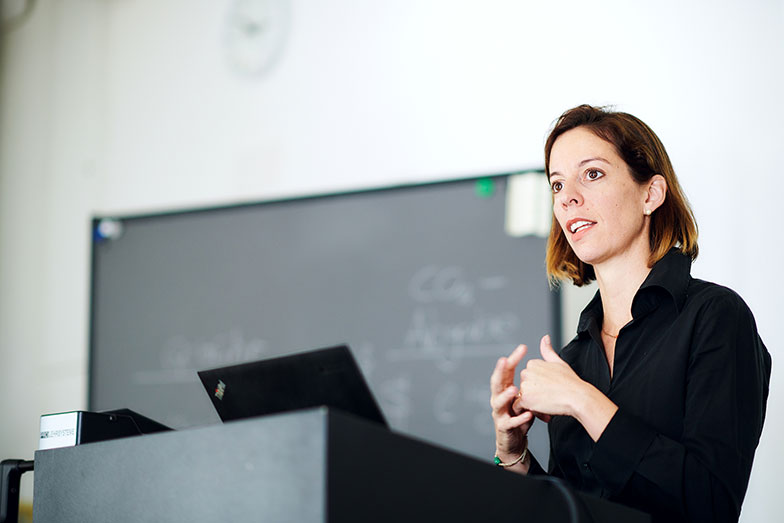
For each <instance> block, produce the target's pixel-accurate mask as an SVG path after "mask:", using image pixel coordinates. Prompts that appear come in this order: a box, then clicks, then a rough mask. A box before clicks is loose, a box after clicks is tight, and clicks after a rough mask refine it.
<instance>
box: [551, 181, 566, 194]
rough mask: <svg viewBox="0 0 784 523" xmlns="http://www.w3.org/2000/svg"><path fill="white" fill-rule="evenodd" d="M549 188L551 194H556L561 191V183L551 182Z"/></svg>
mask: <svg viewBox="0 0 784 523" xmlns="http://www.w3.org/2000/svg"><path fill="white" fill-rule="evenodd" d="M551 187H552V189H553V192H558V191H560V190H561V189H563V183H561V182H553V184H552V186H551Z"/></svg>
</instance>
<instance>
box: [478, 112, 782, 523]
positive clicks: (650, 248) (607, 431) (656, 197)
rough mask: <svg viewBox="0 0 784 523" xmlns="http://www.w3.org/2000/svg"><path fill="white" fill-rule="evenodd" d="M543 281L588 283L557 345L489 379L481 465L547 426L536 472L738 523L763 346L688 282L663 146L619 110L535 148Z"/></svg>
mask: <svg viewBox="0 0 784 523" xmlns="http://www.w3.org/2000/svg"><path fill="white" fill-rule="evenodd" d="M545 170H546V173H547V176H548V179H549V182H550V186H551V188H552V193H553V216H554V220H553V225H552V229H551V232H550V237H549V240H548V246H547V269H548V273H549V274H550V276H551V278H554V279H561V280H562V279H570V280H572V282H573V283H574V284H575V285H578V286H579V285H583V284H586V283H589V282H590V281H592V280H594V279H595V280H596V281H597V283H598V287H599V291H598V292H597V293H596V295H595V296H594V298H593V300H592V301H591V302H590V303H589V304H588V306H587V307H586V308H585V309H584V310H583V312H582V315H581V317H580V321H579V325H578V327H577V336H576V337H575V338H574V339H573V340H572V341H571V342H570V343H569V344H568V345H566V347H564V348H563V349H562V350H561V352H560V354H558V353H556V351H555V350H553V347H552V346H551V344H550V338H549V336H545V337H544V338H542V340H541V343H540V351H541V355H542V359H532V360H530V361H529V362H528V364H527V366H526V367H525V369H524V370H522V371H521V372H520V387H519V389H518V388H517V387H515V385H514V378H515V373H516V366H517V365H518V364H519V363H520V362H521V361H522V359H523V357H524V355H525V353H526V347H525V345H521V346H519V347H518V348H517V349H515V351H514V352H512V354H511V355H509V356H508V357H504V358H500V359H499V360H498V363H497V365H496V368H495V370H494V371H493V374H492V377H491V400H490V402H491V406H492V408H493V420H494V423H495V429H496V463H497V464H498V465H500V466H502V467H504V468H507V469H509V470H513V471H516V472H520V473H522V474H544V473H545V472H544V471H543V470H542V468H541V466H540V465H539V463H538V462H537V461H536V459H535V458H533V457H532V456H531V455H530V454H529V453H528V452H527V433H528V430H529V429H530V427H531V424H532V423H533V422H534V418H535V417H539V418H541V419H543V420H544V421H547V422H548V423H549V425H548V431H549V435H550V447H551V451H550V459H549V470H548V473H549V474H551V475H553V476H557V477H560V478H563V479H564V480H566V481H567V482H568V483H569V484H570V485H571V486H573V487H574V488H577V489H580V490H583V491H586V492H590V493H593V494H595V495H599V496H602V497H604V498H608V499H610V500H613V501H617V502H620V503H624V504H626V505H629V506H632V507H635V508H638V509H640V510H643V511H645V512H649V513H651V514H652V515H653V516H654V520H656V521H737V519H738V516H739V513H740V507H741V502H742V501H743V496H744V494H745V492H746V487H747V485H748V480H749V474H750V473H751V465H752V459H753V456H754V451H755V449H756V447H757V443H758V441H759V437H760V433H761V431H762V424H763V420H764V418H765V404H766V401H767V396H768V383H769V380H770V364H771V363H770V355H769V354H768V352H767V350H766V349H765V346H764V345H763V343H762V341H761V340H760V338H759V336H758V334H757V330H756V325H755V323H754V318H753V316H752V314H751V312H750V311H749V309H748V307H747V306H746V304H745V303H744V302H743V300H742V299H741V298H740V297H739V296H738V295H737V294H735V293H734V292H733V291H731V290H730V289H727V288H725V287H721V286H719V285H716V284H714V283H709V282H705V281H701V280H697V279H694V278H691V276H690V274H689V271H690V267H691V262H692V260H693V259H694V258H696V257H697V227H696V224H695V222H694V218H693V215H692V212H691V209H690V208H689V205H688V203H687V201H686V198H685V197H684V195H683V193H682V191H681V188H680V186H679V184H678V180H677V178H676V177H675V172H674V171H673V168H672V165H671V163H670V160H669V157H668V156H667V152H666V151H665V149H664V146H663V145H662V144H661V142H660V141H659V139H658V137H657V136H656V135H655V134H654V133H653V131H652V130H651V129H650V128H649V127H648V126H647V125H645V124H644V123H643V122H641V121H640V120H639V119H637V118H635V117H634V116H631V115H629V114H625V113H620V112H612V111H608V110H605V109H601V108H595V107H591V106H587V105H583V106H579V107H576V108H574V109H571V110H569V111H567V112H566V113H564V114H563V115H562V116H561V117H560V118H559V120H558V121H557V122H556V125H555V127H554V128H553V130H552V132H551V133H550V136H549V137H548V139H547V142H546V144H545Z"/></svg>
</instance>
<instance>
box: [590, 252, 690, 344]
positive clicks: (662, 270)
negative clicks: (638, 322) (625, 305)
mask: <svg viewBox="0 0 784 523" xmlns="http://www.w3.org/2000/svg"><path fill="white" fill-rule="evenodd" d="M690 272H691V258H689V257H688V256H686V255H684V254H681V253H680V251H678V250H677V249H670V252H668V253H667V254H665V255H664V258H662V259H661V260H659V261H658V262H656V264H655V265H654V266H653V268H652V269H651V272H649V273H648V277H647V278H645V281H644V282H642V285H640V288H639V290H638V291H637V293H636V294H635V295H634V299H633V300H632V317H633V318H638V317H640V316H642V315H644V314H646V313H648V312H650V311H651V310H653V309H655V308H656V307H657V306H658V305H659V303H660V302H661V297H662V296H669V297H670V298H671V299H672V301H673V303H674V305H675V307H676V309H677V310H678V311H680V309H681V308H682V307H683V303H684V302H685V301H686V289H687V288H688V286H689V280H690V279H691V274H690ZM662 290H663V291H665V292H661V291H662ZM603 315H604V312H603V309H602V297H601V295H600V294H599V291H596V294H595V295H594V297H593V299H592V300H591V301H590V302H589V303H588V305H587V306H586V307H585V309H583V312H582V314H580V321H579V323H578V324H577V332H578V333H582V332H586V331H588V330H589V328H590V327H591V325H596V326H597V328H598V326H599V325H601V320H602V317H603Z"/></svg>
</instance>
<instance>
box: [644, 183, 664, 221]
mask: <svg viewBox="0 0 784 523" xmlns="http://www.w3.org/2000/svg"><path fill="white" fill-rule="evenodd" d="M666 197H667V180H665V179H664V176H662V175H661V174H654V175H653V176H652V177H651V179H650V180H648V190H647V192H646V198H645V210H644V213H645V214H651V213H652V212H653V211H655V210H656V209H658V208H659V206H661V204H663V203H664V199H665V198H666Z"/></svg>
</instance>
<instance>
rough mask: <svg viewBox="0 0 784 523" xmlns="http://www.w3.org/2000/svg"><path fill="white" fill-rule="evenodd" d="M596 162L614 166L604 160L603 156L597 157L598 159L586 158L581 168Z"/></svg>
mask: <svg viewBox="0 0 784 523" xmlns="http://www.w3.org/2000/svg"><path fill="white" fill-rule="evenodd" d="M595 161H599V162H604V163H606V164H607V165H612V164H611V163H610V162H608V161H607V160H605V159H604V158H602V157H601V156H596V157H594V158H586V159H585V160H583V161H582V162H580V167H582V166H583V165H585V164H586V163H590V162H595Z"/></svg>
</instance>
